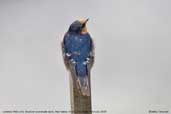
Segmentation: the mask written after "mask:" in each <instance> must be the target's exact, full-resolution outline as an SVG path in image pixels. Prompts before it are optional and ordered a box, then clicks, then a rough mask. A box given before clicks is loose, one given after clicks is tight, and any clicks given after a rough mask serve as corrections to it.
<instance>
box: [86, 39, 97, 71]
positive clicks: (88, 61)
mask: <svg viewBox="0 0 171 114" xmlns="http://www.w3.org/2000/svg"><path fill="white" fill-rule="evenodd" d="M90 45H91V51H90V55H89V57H88V58H87V63H88V65H89V67H90V68H92V67H93V65H94V57H95V51H94V50H95V46H94V41H93V39H92V38H90Z"/></svg>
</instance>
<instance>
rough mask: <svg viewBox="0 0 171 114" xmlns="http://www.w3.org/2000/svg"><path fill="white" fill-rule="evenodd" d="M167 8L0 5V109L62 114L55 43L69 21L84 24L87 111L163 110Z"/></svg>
mask: <svg viewBox="0 0 171 114" xmlns="http://www.w3.org/2000/svg"><path fill="white" fill-rule="evenodd" d="M170 5H171V1H170V0H84V1H83V0H0V90H1V91H0V111H5V110H70V90H69V72H68V71H67V70H66V68H65V66H64V63H63V58H62V52H61V41H62V39H63V36H64V34H65V32H66V31H67V30H68V27H69V25H70V24H71V23H72V22H73V21H75V20H77V19H80V18H83V19H84V18H89V19H90V20H89V22H88V23H87V28H88V31H89V33H90V35H91V37H92V38H93V40H94V43H95V64H94V66H93V68H92V70H91V86H92V87H91V89H92V90H91V91H92V108H93V110H106V111H107V114H112V113H117V114H125V113H127V114H148V113H149V110H156V111H159V110H161V111H170V112H171V83H170V82H171V70H170V69H171V45H170V42H171V39H170V38H171V13H170V11H171V7H170ZM170 112H169V113H170Z"/></svg>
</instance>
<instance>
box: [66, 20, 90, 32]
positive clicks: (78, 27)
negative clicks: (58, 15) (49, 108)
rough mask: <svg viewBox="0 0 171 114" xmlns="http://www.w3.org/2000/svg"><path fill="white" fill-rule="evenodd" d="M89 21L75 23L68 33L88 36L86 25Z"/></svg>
mask: <svg viewBox="0 0 171 114" xmlns="http://www.w3.org/2000/svg"><path fill="white" fill-rule="evenodd" d="M88 20H89V19H86V20H85V19H80V20H76V21H74V22H73V23H72V24H71V25H70V27H69V30H68V32H71V33H76V34H86V33H87V28H86V23H87V21H88Z"/></svg>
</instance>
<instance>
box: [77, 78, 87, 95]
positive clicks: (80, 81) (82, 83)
mask: <svg viewBox="0 0 171 114" xmlns="http://www.w3.org/2000/svg"><path fill="white" fill-rule="evenodd" d="M77 86H78V88H79V89H80V92H81V94H82V95H84V96H90V85H89V80H88V76H78V77H77Z"/></svg>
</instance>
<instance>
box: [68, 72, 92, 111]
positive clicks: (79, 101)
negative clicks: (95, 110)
mask: <svg viewBox="0 0 171 114" xmlns="http://www.w3.org/2000/svg"><path fill="white" fill-rule="evenodd" d="M72 75H74V74H72V73H71V75H70V96H71V110H72V114H92V113H91V85H90V82H91V81H90V73H89V85H90V96H83V95H82V94H80V93H79V90H78V88H77V86H76V83H75V82H74V80H73V78H72V77H73V76H72Z"/></svg>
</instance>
